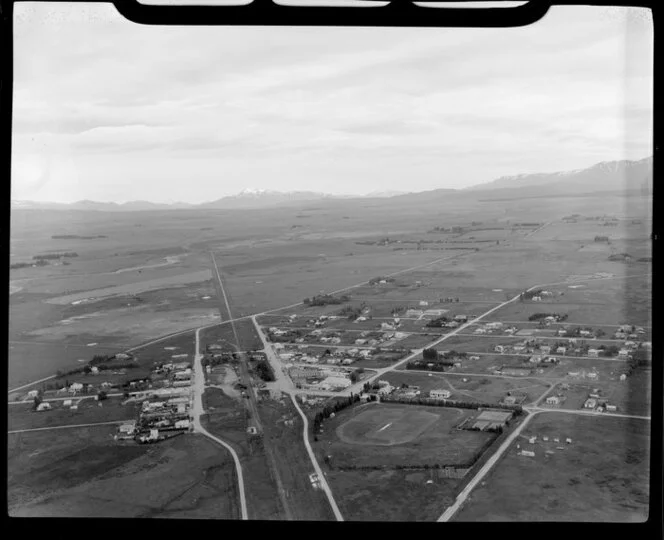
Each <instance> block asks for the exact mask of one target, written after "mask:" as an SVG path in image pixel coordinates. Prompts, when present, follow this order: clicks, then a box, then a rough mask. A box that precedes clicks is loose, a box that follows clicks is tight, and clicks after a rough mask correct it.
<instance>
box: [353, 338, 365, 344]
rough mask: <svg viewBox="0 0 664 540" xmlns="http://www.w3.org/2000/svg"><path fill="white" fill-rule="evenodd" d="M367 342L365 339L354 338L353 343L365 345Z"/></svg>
mask: <svg viewBox="0 0 664 540" xmlns="http://www.w3.org/2000/svg"><path fill="white" fill-rule="evenodd" d="M366 342H367V340H366V339H356V340H355V345H365V344H366Z"/></svg>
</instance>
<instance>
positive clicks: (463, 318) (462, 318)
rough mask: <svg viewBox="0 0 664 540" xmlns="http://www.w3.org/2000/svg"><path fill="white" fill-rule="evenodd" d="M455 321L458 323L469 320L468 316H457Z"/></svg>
mask: <svg viewBox="0 0 664 540" xmlns="http://www.w3.org/2000/svg"><path fill="white" fill-rule="evenodd" d="M454 320H455V321H457V322H466V321H467V320H468V315H457V316H456V317H454Z"/></svg>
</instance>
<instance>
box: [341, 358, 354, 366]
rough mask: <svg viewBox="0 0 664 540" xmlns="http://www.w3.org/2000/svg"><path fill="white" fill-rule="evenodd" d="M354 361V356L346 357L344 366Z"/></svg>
mask: <svg viewBox="0 0 664 540" xmlns="http://www.w3.org/2000/svg"><path fill="white" fill-rule="evenodd" d="M353 362H354V360H353V359H352V358H344V360H343V362H342V364H343V365H344V366H348V365H350V364H352V363H353Z"/></svg>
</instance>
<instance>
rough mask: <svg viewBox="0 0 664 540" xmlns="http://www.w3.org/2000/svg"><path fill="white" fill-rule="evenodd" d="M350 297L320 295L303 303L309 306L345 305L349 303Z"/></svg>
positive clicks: (306, 299)
mask: <svg viewBox="0 0 664 540" xmlns="http://www.w3.org/2000/svg"><path fill="white" fill-rule="evenodd" d="M349 300H350V296H348V295H346V294H345V295H342V296H332V295H331V294H318V295H316V296H313V297H311V298H305V299H304V300H303V301H302V302H303V303H304V304H305V305H307V306H326V305H328V304H343V303H344V302H348V301H349Z"/></svg>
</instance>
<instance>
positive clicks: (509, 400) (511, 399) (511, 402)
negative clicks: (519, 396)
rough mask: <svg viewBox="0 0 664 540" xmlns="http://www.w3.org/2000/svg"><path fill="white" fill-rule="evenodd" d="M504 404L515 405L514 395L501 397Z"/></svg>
mask: <svg viewBox="0 0 664 540" xmlns="http://www.w3.org/2000/svg"><path fill="white" fill-rule="evenodd" d="M503 403H504V404H505V405H516V397H514V396H505V398H504V399H503Z"/></svg>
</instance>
